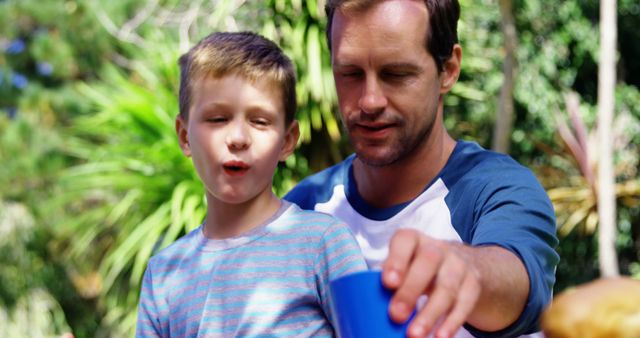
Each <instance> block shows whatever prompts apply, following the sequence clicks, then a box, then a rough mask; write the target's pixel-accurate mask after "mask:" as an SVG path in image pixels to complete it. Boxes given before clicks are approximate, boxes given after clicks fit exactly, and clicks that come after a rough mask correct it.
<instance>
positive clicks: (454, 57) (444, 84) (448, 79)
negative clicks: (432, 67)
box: [440, 43, 462, 94]
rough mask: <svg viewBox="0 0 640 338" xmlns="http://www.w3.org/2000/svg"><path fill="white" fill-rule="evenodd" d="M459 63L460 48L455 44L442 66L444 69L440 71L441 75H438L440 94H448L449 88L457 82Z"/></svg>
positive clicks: (460, 58) (460, 56)
mask: <svg viewBox="0 0 640 338" xmlns="http://www.w3.org/2000/svg"><path fill="white" fill-rule="evenodd" d="M461 61H462V47H460V45H459V44H457V43H456V44H455V45H453V51H452V53H451V57H450V58H449V60H447V61H446V62H445V63H444V64H443V65H442V67H443V68H444V69H443V70H442V74H440V94H446V93H448V92H449V91H450V90H451V87H453V85H454V84H455V83H456V82H457V81H458V76H460V63H461Z"/></svg>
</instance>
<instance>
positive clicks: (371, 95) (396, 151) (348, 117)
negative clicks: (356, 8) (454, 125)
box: [331, 1, 444, 166]
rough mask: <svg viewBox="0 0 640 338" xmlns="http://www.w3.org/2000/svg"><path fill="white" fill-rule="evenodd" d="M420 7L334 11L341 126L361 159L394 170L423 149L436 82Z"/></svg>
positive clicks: (390, 4) (434, 117) (433, 119)
mask: <svg viewBox="0 0 640 338" xmlns="http://www.w3.org/2000/svg"><path fill="white" fill-rule="evenodd" d="M427 27H428V15H427V8H426V6H425V5H424V2H423V1H384V2H380V3H378V4H376V5H374V7H371V8H369V9H367V10H366V11H364V12H358V13H347V14H344V13H341V12H340V11H336V13H335V15H334V17H333V27H332V31H331V41H332V53H331V58H332V64H333V74H334V78H335V83H336V90H337V93H338V102H339V105H340V110H341V114H342V121H343V123H344V125H345V126H346V128H347V130H348V132H349V136H350V138H351V143H352V145H353V147H354V149H355V152H356V154H357V155H358V158H359V159H360V160H361V161H363V162H364V163H366V164H369V165H373V166H385V165H389V164H392V163H394V162H396V161H398V160H401V159H403V158H405V157H406V156H408V155H410V154H412V153H414V152H415V151H416V150H418V149H422V147H426V146H428V139H429V137H430V135H431V131H432V129H433V127H434V125H435V127H436V128H441V126H440V125H441V123H440V122H439V121H441V119H442V116H440V115H438V105H439V100H440V94H441V93H443V92H444V90H443V89H442V88H441V87H442V86H441V79H440V77H439V74H438V70H437V67H436V64H435V61H434V59H433V57H432V56H431V55H430V54H429V53H428V52H427V50H426V48H425V37H426V32H427Z"/></svg>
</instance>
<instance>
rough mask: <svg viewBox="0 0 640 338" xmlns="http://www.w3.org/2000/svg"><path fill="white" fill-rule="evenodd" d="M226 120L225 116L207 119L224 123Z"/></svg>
mask: <svg viewBox="0 0 640 338" xmlns="http://www.w3.org/2000/svg"><path fill="white" fill-rule="evenodd" d="M226 121H227V118H226V117H224V116H216V117H210V118H208V119H207V122H212V123H223V122H226Z"/></svg>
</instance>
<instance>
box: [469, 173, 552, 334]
mask: <svg viewBox="0 0 640 338" xmlns="http://www.w3.org/2000/svg"><path fill="white" fill-rule="evenodd" d="M503 174H504V176H501V177H499V179H495V180H493V181H490V182H489V183H488V184H487V185H486V186H484V187H483V188H482V190H481V191H480V192H479V198H478V200H479V201H480V203H479V204H478V205H476V210H474V213H475V214H476V217H477V222H476V227H475V231H474V233H473V237H472V239H471V244H472V245H474V246H481V245H498V246H500V247H503V248H505V249H507V250H509V251H511V252H512V253H514V254H515V255H516V256H518V257H519V258H520V259H521V261H522V262H523V264H524V266H525V268H526V270H527V273H528V275H529V282H530V289H529V297H528V299H527V303H526V305H525V308H524V310H523V312H522V314H521V315H520V317H519V318H518V319H517V320H516V321H515V322H514V323H513V324H511V325H510V326H509V327H507V328H505V329H504V330H501V331H499V332H492V333H486V332H481V331H478V330H476V329H475V328H473V327H471V326H469V325H467V326H466V328H467V329H468V330H469V331H470V332H471V333H472V334H474V335H475V336H476V337H511V336H515V335H520V334H527V333H533V332H536V331H539V330H540V329H539V319H540V315H541V313H542V311H543V310H544V308H545V307H546V306H547V304H548V303H549V302H550V301H551V297H552V291H553V285H554V283H555V268H556V265H557V264H558V261H559V256H558V254H557V253H556V251H555V247H556V246H557V244H558V239H557V237H556V222H555V213H554V210H553V205H552V204H551V201H550V200H549V198H548V196H547V194H546V192H545V191H544V189H543V188H542V186H541V185H540V183H539V182H538V180H537V179H536V178H535V176H534V175H533V174H532V173H531V172H530V171H529V170H528V169H525V168H523V167H519V166H518V167H512V168H510V169H507V170H505V172H504V173H503Z"/></svg>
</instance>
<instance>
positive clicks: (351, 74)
mask: <svg viewBox="0 0 640 338" xmlns="http://www.w3.org/2000/svg"><path fill="white" fill-rule="evenodd" d="M341 75H342V76H343V77H348V78H357V77H360V76H361V75H362V72H356V71H354V72H343V73H342V74H341Z"/></svg>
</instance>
